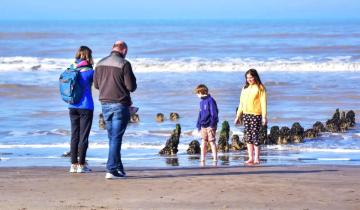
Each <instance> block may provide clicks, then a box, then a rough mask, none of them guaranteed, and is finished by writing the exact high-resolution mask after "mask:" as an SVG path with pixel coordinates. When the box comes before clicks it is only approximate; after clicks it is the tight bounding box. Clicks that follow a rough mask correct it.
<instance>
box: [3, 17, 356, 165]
mask: <svg viewBox="0 0 360 210" xmlns="http://www.w3.org/2000/svg"><path fill="white" fill-rule="evenodd" d="M116 39H124V40H125V41H126V42H127V43H128V45H129V54H128V59H129V60H130V61H131V63H132V65H133V69H134V72H135V75H136V77H137V81H138V89H137V91H136V92H135V93H134V94H133V95H132V97H133V101H134V105H135V106H137V107H139V108H140V109H139V111H138V114H139V115H140V122H139V123H136V124H129V126H128V128H127V131H126V133H125V137H124V141H123V149H122V157H123V162H124V164H125V167H132V166H135V167H143V166H147V167H151V166H154V167H173V166H199V157H198V156H196V155H194V156H192V155H187V154H186V149H187V148H188V144H189V143H190V142H191V141H192V140H194V139H197V140H200V137H199V135H198V133H197V132H196V128H195V127H196V126H195V125H196V120H197V113H198V106H199V99H198V98H197V97H196V95H194V94H193V89H194V87H195V86H196V85H198V84H200V83H204V84H206V85H207V86H208V87H209V89H210V93H211V95H212V96H213V97H214V98H215V99H216V100H217V103H218V106H219V110H220V113H219V117H220V123H219V125H218V127H219V128H220V127H221V122H222V121H224V120H227V121H229V122H230V127H231V132H232V134H239V135H240V137H241V136H242V135H243V128H242V127H235V126H234V125H233V123H232V122H233V119H234V116H235V109H236V106H237V105H238V103H239V94H240V90H241V87H242V86H243V85H244V72H245V71H246V70H247V69H249V68H256V69H258V70H259V73H260V76H261V79H262V81H263V83H264V84H265V86H266V88H267V91H268V112H269V114H268V117H269V128H270V127H271V126H274V125H278V126H288V127H290V126H291V125H292V124H293V123H294V122H300V124H301V125H302V126H303V127H304V128H305V129H307V128H311V127H312V125H313V124H314V123H315V122H316V121H321V122H323V123H324V122H325V121H326V120H327V119H329V118H331V116H332V114H333V112H334V111H335V109H336V108H340V109H341V110H344V111H348V110H354V111H355V113H356V115H357V116H359V114H360V108H359V107H360V91H359V90H360V84H359V81H360V74H359V72H360V24H359V23H358V22H351V21H348V22H341V21H333V22H329V21H317V22H311V23H309V22H306V21H235V20H234V21H229V20H227V21H222V20H216V21H215V20H214V21H204V20H202V21H199V20H192V21H189V20H186V21H185V20H182V21H174V20H172V21H170V20H167V21H164V20H156V21H155V20H152V21H147V20H137V21H130V20H127V21H125V20H122V21H119V20H118V21H116V20H111V21H105V20H104V21H51V22H50V21H25V22H21V21H0V46H1V47H0V97H1V100H0V107H1V109H0V122H1V124H0V125H1V126H0V159H1V160H0V167H4V166H67V165H69V159H68V158H65V157H61V155H62V154H63V153H64V152H67V151H69V147H70V146H69V141H70V120H69V116H68V110H67V108H66V107H67V106H66V104H65V103H64V102H63V101H61V99H60V96H59V93H58V89H57V85H58V77H59V74H60V73H61V72H62V71H63V69H64V68H66V67H67V66H68V65H69V64H70V63H71V62H72V61H73V56H74V53H75V51H76V49H77V48H78V47H79V46H80V45H87V46H89V47H90V48H91V49H92V50H93V55H94V57H95V60H96V61H97V60H99V59H100V58H101V57H103V56H106V55H107V54H108V53H109V51H110V48H111V46H112V44H113V42H114V40H116ZM93 96H94V99H95V102H96V103H95V117H94V122H93V127H92V131H91V134H90V140H89V141H90V145H89V149H88V155H87V160H88V162H89V164H90V165H91V166H103V165H104V164H105V163H106V159H107V150H108V145H107V142H108V141H107V134H106V131H105V130H101V129H99V128H98V115H99V113H100V111H101V107H100V104H99V102H98V100H97V98H98V92H97V91H96V90H94V91H93ZM159 112H161V113H164V114H165V116H166V117H167V119H166V120H165V121H164V122H163V123H157V122H155V116H156V114H157V113H159ZM170 112H178V113H179V114H180V117H181V118H180V119H179V120H178V121H177V122H172V121H170V120H169V119H168V118H169V114H170ZM357 118H358V117H357ZM176 123H180V124H181V127H182V135H181V138H180V145H179V152H178V154H177V155H176V156H172V157H169V156H160V155H158V152H159V151H160V150H161V149H162V148H163V146H164V145H165V142H166V140H167V139H168V138H169V136H170V133H171V131H172V130H173V129H174V128H175V125H176ZM357 123H358V124H357V125H356V126H355V128H353V129H350V130H349V131H348V132H346V133H323V135H322V136H320V137H319V138H316V139H312V140H310V139H306V140H305V143H302V144H290V145H282V146H279V145H272V146H263V147H262V156H261V158H262V162H263V164H264V165H297V164H343V165H360V126H359V121H358V120H357ZM219 130H220V129H219ZM219 156H220V161H219V165H241V164H242V163H243V161H244V159H245V157H246V151H240V152H231V153H225V154H222V153H220V154H219ZM208 163H209V164H211V158H210V156H209V161H208Z"/></svg>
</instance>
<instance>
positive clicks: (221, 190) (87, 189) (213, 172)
mask: <svg viewBox="0 0 360 210" xmlns="http://www.w3.org/2000/svg"><path fill="white" fill-rule="evenodd" d="M127 172H128V177H127V178H126V179H121V180H105V179H104V175H105V173H104V169H103V168H95V169H94V171H93V172H92V173H89V174H70V173H68V172H67V168H61V167H56V168H48V167H46V168H43V167H42V168H38V167H33V168H1V170H0V192H1V196H0V206H1V209H359V205H360V179H359V174H360V167H357V166H351V167H350V166H290V167H288V166H276V167H275V166H267V167H243V166H238V167H217V168H214V167H204V168H132V169H128V171H127Z"/></svg>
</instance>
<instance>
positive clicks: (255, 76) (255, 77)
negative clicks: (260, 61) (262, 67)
mask: <svg viewBox="0 0 360 210" xmlns="http://www.w3.org/2000/svg"><path fill="white" fill-rule="evenodd" d="M248 74H250V75H251V76H252V77H254V79H255V83H256V84H257V85H258V86H259V88H260V89H265V87H264V85H263V84H262V83H261V80H260V76H259V74H258V72H257V71H256V69H249V70H247V71H246V72H245V81H246V84H245V87H244V88H247V87H249V85H250V84H249V83H248V81H247V78H246V75H248Z"/></svg>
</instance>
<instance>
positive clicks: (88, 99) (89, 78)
mask: <svg viewBox="0 0 360 210" xmlns="http://www.w3.org/2000/svg"><path fill="white" fill-rule="evenodd" d="M75 59H76V60H75V63H74V64H72V65H73V66H72V68H76V69H77V70H78V71H80V78H79V79H80V80H79V83H80V86H81V87H82V89H83V92H82V97H81V100H80V101H79V102H78V103H76V104H69V114H70V121H71V147H70V153H71V167H70V173H86V172H90V171H91V170H90V169H89V168H88V167H87V166H86V165H85V158H86V151H87V148H88V144H89V134H90V130H91V125H92V121H93V113H94V101H93V98H92V94H91V85H92V83H93V75H94V70H93V64H94V61H93V58H92V51H91V49H90V48H88V47H87V46H81V47H80V48H79V49H78V51H77V52H76V55H75Z"/></svg>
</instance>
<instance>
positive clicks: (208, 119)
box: [195, 84, 219, 163]
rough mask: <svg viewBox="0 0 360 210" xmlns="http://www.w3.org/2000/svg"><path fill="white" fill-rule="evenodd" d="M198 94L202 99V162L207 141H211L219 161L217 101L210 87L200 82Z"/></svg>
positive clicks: (214, 159)
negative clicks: (210, 92) (217, 147)
mask: <svg viewBox="0 0 360 210" xmlns="http://www.w3.org/2000/svg"><path fill="white" fill-rule="evenodd" d="M195 93H196V95H197V96H198V97H199V98H200V99H201V101H200V111H199V117H198V120H197V125H196V126H197V128H198V130H199V131H201V138H202V141H201V158H200V161H201V162H202V163H204V162H205V157H206V151H207V143H210V146H211V152H212V156H213V161H214V162H216V161H217V151H216V142H215V140H216V139H215V134H216V128H217V123H218V121H219V118H218V108H217V104H216V101H215V100H214V98H213V97H211V95H210V94H209V89H208V88H207V87H206V86H205V85H203V84H200V85H198V86H197V87H196V89H195Z"/></svg>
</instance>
